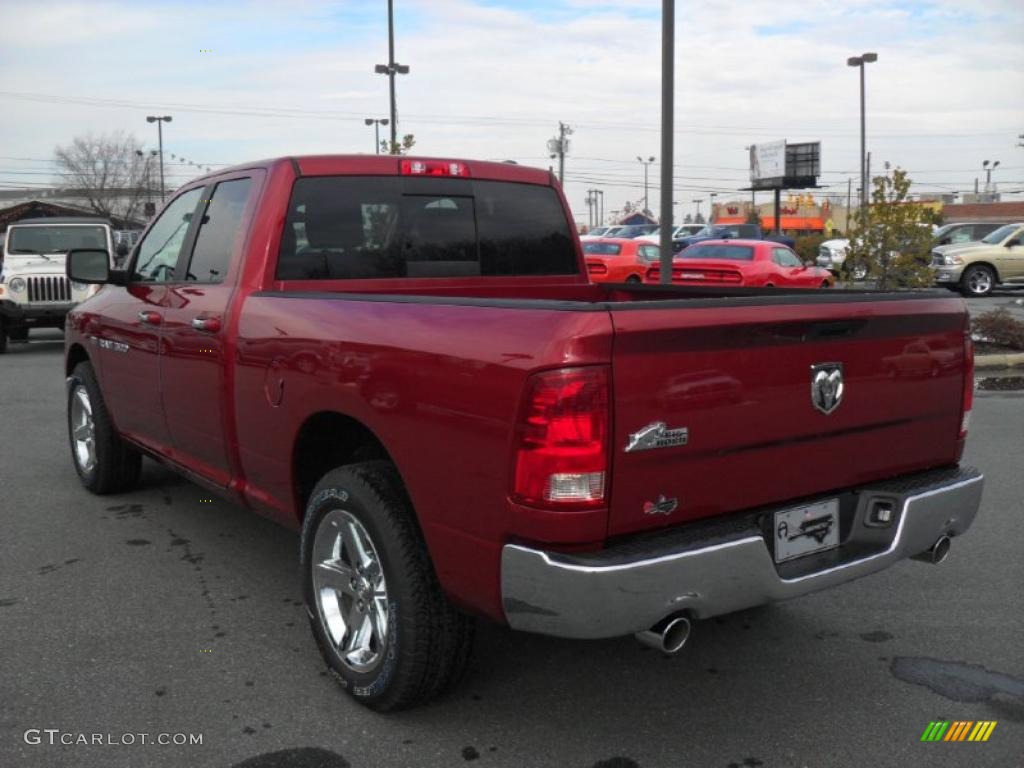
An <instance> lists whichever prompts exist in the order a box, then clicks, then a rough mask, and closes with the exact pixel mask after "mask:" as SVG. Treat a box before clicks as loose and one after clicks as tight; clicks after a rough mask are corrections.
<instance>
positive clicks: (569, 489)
mask: <svg viewBox="0 0 1024 768" xmlns="http://www.w3.org/2000/svg"><path fill="white" fill-rule="evenodd" d="M608 389H609V386H608V369H607V368H604V367H589V368H562V369H559V370H556V371H545V372H543V373H538V374H535V375H533V376H532V377H530V379H529V381H528V382H527V385H526V393H525V400H524V402H523V406H522V411H521V412H520V416H519V422H518V424H517V425H516V447H515V470H514V471H515V478H514V480H513V488H512V496H513V498H514V499H515V500H516V501H519V502H522V503H523V504H528V505H530V506H537V507H548V508H557V509H592V508H595V507H601V506H603V505H604V503H605V494H606V491H607V486H608V482H607V477H608V441H609V436H608V429H609V426H608V422H609V413H608V411H609V396H608Z"/></svg>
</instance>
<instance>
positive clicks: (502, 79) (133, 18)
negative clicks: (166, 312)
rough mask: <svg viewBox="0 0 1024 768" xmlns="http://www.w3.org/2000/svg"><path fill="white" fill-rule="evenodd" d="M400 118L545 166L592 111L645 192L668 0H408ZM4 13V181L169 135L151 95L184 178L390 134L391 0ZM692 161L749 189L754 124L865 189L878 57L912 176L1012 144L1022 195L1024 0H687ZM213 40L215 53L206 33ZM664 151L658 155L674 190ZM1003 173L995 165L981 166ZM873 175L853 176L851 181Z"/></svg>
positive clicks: (55, 7)
mask: <svg viewBox="0 0 1024 768" xmlns="http://www.w3.org/2000/svg"><path fill="white" fill-rule="evenodd" d="M395 6H396V11H395V14H396V23H395V26H396V57H395V58H396V60H397V61H399V62H401V63H403V64H408V65H409V66H410V67H411V68H412V72H411V74H409V75H407V76H404V77H401V78H400V79H399V85H398V107H399V132H400V133H403V134H404V133H413V134H415V136H416V149H417V152H419V153H422V154H425V155H435V156H449V157H469V158H487V159H513V160H517V161H519V162H521V163H528V164H531V165H538V166H543V167H546V166H548V165H549V164H550V163H551V160H550V159H549V157H548V153H547V151H546V143H547V140H548V139H550V138H551V137H552V136H553V135H554V134H555V133H556V132H557V128H558V122H559V121H560V120H561V121H565V122H566V123H568V124H569V125H571V126H572V127H573V129H574V131H575V133H574V134H573V136H572V137H571V142H572V143H571V148H570V155H569V157H568V160H567V165H566V187H567V194H568V196H569V199H570V202H571V204H572V205H573V208H574V210H575V211H576V213H577V218H578V219H580V220H584V221H585V220H586V218H587V210H586V206H585V205H584V198H585V196H586V190H587V189H588V188H590V187H597V188H601V189H603V190H605V207H606V211H608V212H610V211H612V210H613V209H615V208H617V207H619V206H621V205H622V203H623V202H624V201H626V200H630V201H637V200H640V199H641V198H642V197H643V168H642V167H641V166H640V164H639V163H638V162H637V159H636V156H637V155H643V156H644V157H648V156H651V155H654V156H655V157H657V155H658V153H659V147H660V143H659V120H660V52H661V37H660V35H661V32H660V29H661V27H660V10H661V6H660V3H659V2H657V1H656V0H651V1H649V2H640V1H639V0H619V2H616V3H606V2H603V1H602V0H595V1H594V2H589V1H587V0H429V1H427V0H420V1H415V2H414V1H413V0H395ZM3 8H4V23H3V24H2V25H0V72H2V73H3V77H2V79H0V109H2V113H3V119H2V120H0V185H2V187H0V188H6V189H10V188H12V187H13V186H47V185H50V184H52V183H53V182H54V181H55V176H54V170H55V168H54V165H53V163H52V157H53V150H54V148H55V147H56V146H57V145H60V144H63V143H67V142H69V141H70V140H71V139H72V138H73V137H74V136H75V135H77V134H85V133H90V132H91V133H93V134H102V133H107V132H112V131H117V130H123V131H128V132H132V133H134V134H136V135H137V136H138V137H139V138H140V139H141V140H143V141H145V142H147V143H151V144H152V145H153V146H154V147H155V146H156V129H155V126H152V125H149V124H147V123H146V122H145V115H147V114H153V113H160V114H170V115H172V116H173V118H174V122H173V123H172V124H171V125H169V126H167V130H166V131H165V143H164V149H165V153H166V156H167V160H168V162H169V163H170V165H169V168H170V170H171V171H172V176H171V179H172V180H173V181H174V182H175V183H179V182H182V181H184V180H186V179H188V178H190V177H191V176H192V175H194V169H192V168H191V166H189V165H187V164H178V163H177V161H172V160H171V158H170V154H171V153H174V154H175V156H176V157H178V158H180V157H184V158H186V159H187V160H188V161H193V162H196V163H200V164H202V165H210V166H213V167H217V166H219V165H222V164H234V163H237V162H242V161H246V160H251V159H255V158H259V157H269V156H275V155H285V154H303V153H317V152H372V151H373V129H372V128H370V127H367V126H365V125H364V123H363V119H364V118H366V117H385V116H387V112H388V95H387V78H386V77H384V76H381V75H376V74H374V72H373V67H374V65H375V64H378V63H382V62H385V61H387V10H386V9H387V4H386V2H385V1H384V0H373V1H370V0H365V1H362V2H318V1H317V0H308V1H302V0H289V1H288V2H284V0H281V1H280V2H253V3H220V2H214V1H212V0H211V1H207V2H145V3H139V2H130V3H118V2H94V3H90V2H60V1H59V0H57V1H55V2H46V3H40V2H38V0H32V1H31V2H18V0H13V1H12V0H5V1H4V4H3ZM676 16H677V26H676V34H677V53H676V60H677V61H676V64H677V66H676V162H675V185H674V191H673V199H674V200H676V201H677V202H678V206H677V208H676V210H677V211H678V213H679V216H680V217H681V216H682V215H683V214H685V213H686V212H692V211H693V209H694V207H695V206H694V204H693V202H692V201H693V200H694V199H697V198H702V199H704V200H705V203H704V207H703V210H705V211H706V210H707V202H706V201H707V199H708V197H709V193H711V192H716V193H718V195H719V197H718V199H719V200H723V199H729V198H730V197H737V196H740V195H739V193H737V192H736V190H737V189H738V188H740V187H742V186H745V185H746V183H747V176H748V172H747V170H746V167H747V153H746V152H745V150H744V147H745V146H747V145H749V144H750V143H757V142H762V141H771V140H775V139H781V138H786V139H788V140H789V141H808V140H820V141H821V142H822V158H823V172H824V173H823V178H822V183H824V184H826V185H829V190H830V191H832V192H834V193H836V194H840V193H841V194H843V195H844V196H845V192H846V183H847V178H848V177H850V176H855V175H856V172H857V171H856V169H857V152H858V147H859V138H858V137H859V133H858V131H859V127H858V119H859V112H858V110H859V106H858V80H857V72H856V70H855V69H851V68H849V67H847V66H846V59H847V57H848V56H851V55H857V54H860V53H862V52H864V51H877V52H878V55H879V60H878V62H877V63H875V64H872V65H869V67H868V70H867V75H868V149H869V150H870V151H871V152H872V163H873V166H872V167H873V169H880V168H881V167H882V163H883V162H885V161H888V162H890V163H892V164H893V165H899V166H902V167H904V168H906V169H908V170H909V171H910V174H911V177H912V178H913V179H914V181H915V183H916V185H915V191H919V192H938V191H953V190H969V189H970V188H972V187H973V185H974V179H975V177H977V176H979V175H982V174H981V170H980V169H981V164H982V161H983V160H1000V161H1001V165H1000V167H999V168H998V170H997V171H996V174H995V177H994V180H995V181H997V182H998V183H999V185H1000V189H1001V191H1003V192H1004V194H1006V193H1010V192H1011V191H1013V190H1018V192H1017V194H1006V197H1004V199H1024V195H1022V194H1021V193H1020V192H1019V191H1020V190H1024V148H1021V147H1018V146H1017V144H1018V143H1021V141H1022V140H1020V139H1019V138H1018V136H1019V134H1024V35H1022V32H1024V3H1021V2H1020V0H931V1H929V0H914V1H913V2H900V1H899V0H843V1H842V2H836V0H803V1H802V2H788V1H787V0H734V1H733V2H731V3H705V2H701V3H697V2H683V1H682V0H680V2H677V4H676ZM207 50H208V51H209V52H206V51H207ZM659 168H660V166H659V165H658V163H655V164H654V165H652V166H651V181H652V184H651V191H650V207H651V208H652V209H654V210H657V205H658V200H659V195H658V190H657V186H658V185H657V182H656V181H655V180H656V179H657V177H658V173H659ZM982 181H984V179H982ZM854 186H856V182H855V183H854Z"/></svg>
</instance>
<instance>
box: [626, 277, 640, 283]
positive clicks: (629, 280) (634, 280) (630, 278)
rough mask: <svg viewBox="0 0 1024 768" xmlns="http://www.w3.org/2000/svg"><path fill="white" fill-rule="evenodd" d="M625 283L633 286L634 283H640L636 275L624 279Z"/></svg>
mask: <svg viewBox="0 0 1024 768" xmlns="http://www.w3.org/2000/svg"><path fill="white" fill-rule="evenodd" d="M626 282H627V283H629V284H630V285H635V284H636V283H639V282H641V280H640V278H639V277H637V276H636V275H630V276H629V277H627V278H626Z"/></svg>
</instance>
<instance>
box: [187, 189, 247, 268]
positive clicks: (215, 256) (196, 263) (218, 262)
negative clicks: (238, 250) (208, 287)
mask: <svg viewBox="0 0 1024 768" xmlns="http://www.w3.org/2000/svg"><path fill="white" fill-rule="evenodd" d="M251 188H252V179H232V180H230V181H222V182H221V183H220V184H218V185H217V186H216V187H214V190H213V193H212V195H211V197H210V200H209V203H208V205H207V207H206V210H205V211H204V212H203V219H202V221H201V222H200V223H199V234H198V235H197V236H196V243H195V247H193V249H192V258H191V259H190V260H189V264H188V267H187V268H186V270H185V280H186V281H196V282H201V283H219V282H222V281H223V280H224V275H225V274H227V271H228V265H229V264H230V263H231V254H232V252H233V251H234V247H235V240H236V239H237V237H238V233H239V231H240V229H241V224H242V214H243V213H244V212H245V204H246V202H247V201H248V199H249V190H250V189H251Z"/></svg>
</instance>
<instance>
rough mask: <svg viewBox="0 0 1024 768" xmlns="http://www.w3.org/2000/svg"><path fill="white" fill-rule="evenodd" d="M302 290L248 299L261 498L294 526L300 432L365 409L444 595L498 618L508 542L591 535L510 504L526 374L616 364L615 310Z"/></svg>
mask: <svg viewBox="0 0 1024 768" xmlns="http://www.w3.org/2000/svg"><path fill="white" fill-rule="evenodd" d="M292 295H293V296H295V298H285V297H282V296H281V295H279V294H271V295H260V294H256V295H253V296H250V297H249V298H248V299H247V300H246V303H245V307H244V310H243V311H242V312H241V316H240V321H239V330H238V342H237V344H238V346H237V374H236V380H235V399H236V415H237V423H238V448H239V455H240V458H241V464H242V469H243V471H244V473H245V476H246V477H247V479H248V482H249V483H250V484H251V485H252V486H253V488H252V498H253V499H254V500H255V501H256V503H257V506H258V505H260V504H262V505H263V506H264V507H265V510H264V511H267V512H269V513H270V514H271V515H272V516H274V517H276V518H277V519H279V520H280V521H281V522H284V523H286V524H290V525H292V526H294V525H297V524H298V522H299V521H300V519H301V515H302V512H303V510H300V509H298V508H297V506H298V505H297V503H296V499H295V494H294V485H293V477H292V467H291V456H292V446H293V445H294V444H295V440H296V437H297V435H298V432H299V429H300V428H301V426H302V425H303V424H304V423H305V422H306V420H307V419H308V418H310V417H311V416H313V415H314V414H317V413H320V412H335V413H340V414H343V415H346V416H349V417H351V418H353V419H356V420H357V421H359V422H361V423H362V424H363V425H365V426H366V427H368V428H369V429H370V430H371V431H372V432H373V433H374V434H375V435H376V436H377V438H378V439H379V440H380V441H381V443H383V445H384V446H385V448H386V449H387V451H388V453H389V454H390V456H391V458H392V459H393V460H394V462H395V464H396V466H397V467H398V471H399V472H400V474H401V476H402V479H403V480H404V482H405V485H406V487H407V490H408V492H409V496H410V498H411V500H412V502H413V506H414V507H415V510H416V513H417V516H418V518H419V521H420V523H421V526H422V528H423V531H424V534H425V536H426V540H427V544H428V546H429V548H430V552H431V556H432V559H433V562H434V565H435V567H436V569H437V572H438V576H439V577H440V579H441V583H442V585H443V586H444V587H445V589H446V591H447V592H448V593H449V594H450V595H451V596H452V597H453V598H455V599H456V600H457V601H459V602H460V603H462V604H463V605H466V606H469V607H471V608H475V609H477V610H480V611H482V612H484V613H489V614H491V615H493V616H494V617H495V618H497V619H500V618H501V615H500V607H499V606H500V601H499V596H498V585H499V573H498V568H499V562H500V548H501V546H502V544H503V543H504V542H505V541H507V540H508V539H509V538H510V537H515V536H529V537H530V538H534V539H537V538H540V539H543V538H545V536H547V537H548V538H558V537H559V536H560V535H561V536H562V537H563V538H565V539H566V540H579V539H580V536H581V532H580V530H569V529H566V530H563V531H562V532H561V533H558V532H550V531H548V530H547V529H545V528H544V523H543V521H541V522H536V521H531V519H530V516H529V515H528V514H527V515H519V514H515V515H514V514H513V513H512V508H511V506H510V502H509V501H508V500H507V497H508V493H509V470H510V459H511V456H510V448H511V441H512V435H513V430H512V425H513V422H514V420H515V418H516V415H517V411H518V408H519V404H520V397H521V393H522V390H523V384H524V382H525V379H526V377H527V376H528V374H529V373H530V372H531V371H533V370H537V369H542V368H549V367H556V366H563V365H564V366H569V365H586V364H594V363H607V362H608V361H609V360H610V355H611V336H610V325H611V321H610V318H609V316H608V313H607V312H606V311H594V312H562V311H555V310H540V309H510V308H506V307H503V308H494V307H487V306H477V305H468V306H457V305H447V304H436V303H418V302H411V301H402V302H392V301H386V300H384V301H381V300H377V301H371V300H360V299H358V298H353V299H342V298H333V297H332V298H312V297H308V295H303V294H292ZM278 387H283V391H284V398H283V401H282V402H281V404H280V406H278V407H275V406H274V405H272V403H271V401H270V399H269V398H268V394H267V393H268V390H277V389H278ZM600 519H601V531H600V534H599V535H598V537H599V536H602V535H603V533H604V525H605V519H606V512H605V511H604V510H601V511H600ZM565 522H566V523H567V524H569V525H571V523H572V520H571V519H567V520H566V521H565ZM584 535H586V534H584Z"/></svg>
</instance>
